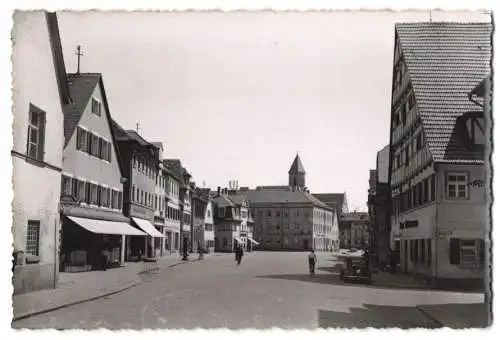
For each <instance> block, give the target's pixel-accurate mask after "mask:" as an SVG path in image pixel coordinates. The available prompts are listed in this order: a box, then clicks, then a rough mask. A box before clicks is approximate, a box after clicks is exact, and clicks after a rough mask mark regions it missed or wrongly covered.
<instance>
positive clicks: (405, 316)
mask: <svg viewBox="0 0 500 340" xmlns="http://www.w3.org/2000/svg"><path fill="white" fill-rule="evenodd" d="M363 306H364V307H365V308H351V309H350V312H349V313H343V312H334V311H330V310H319V311H318V326H319V328H330V327H331V328H337V327H341V328H367V327H373V328H388V327H391V328H392V327H397V328H402V329H409V328H418V327H422V328H432V329H435V328H441V327H443V326H442V325H441V324H439V323H437V322H436V321H434V320H432V319H431V318H429V317H427V316H426V315H425V314H424V313H422V312H420V311H419V310H418V309H417V308H415V307H399V306H378V305H363Z"/></svg>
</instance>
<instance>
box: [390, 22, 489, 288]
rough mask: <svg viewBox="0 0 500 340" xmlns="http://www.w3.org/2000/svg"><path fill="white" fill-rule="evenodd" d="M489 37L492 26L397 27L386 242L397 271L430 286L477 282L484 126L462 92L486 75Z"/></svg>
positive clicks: (482, 224)
mask: <svg viewBox="0 0 500 340" xmlns="http://www.w3.org/2000/svg"><path fill="white" fill-rule="evenodd" d="M491 32H492V25H491V24H490V23H469V24H465V23H413V24H397V25H396V34H395V46H394V72H393V98H392V119H391V129H390V131H391V135H390V140H391V143H390V144H391V150H390V166H391V170H390V185H391V190H392V193H391V195H392V201H393V206H392V217H391V224H392V227H391V241H392V244H391V246H392V249H394V250H396V249H399V254H400V265H401V269H402V270H403V271H404V272H409V273H413V274H417V275H422V276H426V277H428V278H429V279H430V280H431V281H432V282H434V283H435V284H436V285H448V284H453V285H454V286H457V285H460V284H465V285H470V284H474V283H479V284H481V283H482V281H483V277H484V252H485V247H484V240H485V216H486V195H485V190H484V185H483V184H484V180H485V169H484V148H485V143H486V135H485V125H484V123H485V121H484V112H483V110H482V108H481V107H480V106H479V105H477V103H475V102H474V101H473V100H470V98H469V93H470V91H471V90H472V89H473V88H474V87H475V86H476V85H477V84H478V83H480V82H481V80H483V79H484V78H485V77H486V76H487V75H488V74H489V73H490V72H491V67H490V62H491V53H492V52H491V49H492V48H491ZM444 42H446V43H444ZM417 56H418V57H417ZM436 69H443V70H444V69H446V70H447V72H435V70H436ZM478 102H479V103H480V104H481V102H482V100H481V99H479V100H478ZM438 103H439V104H438Z"/></svg>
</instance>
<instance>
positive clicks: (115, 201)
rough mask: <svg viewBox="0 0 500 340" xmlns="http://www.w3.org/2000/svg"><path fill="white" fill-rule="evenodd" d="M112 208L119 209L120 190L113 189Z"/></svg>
mask: <svg viewBox="0 0 500 340" xmlns="http://www.w3.org/2000/svg"><path fill="white" fill-rule="evenodd" d="M132 192H133V191H132ZM111 208H113V209H118V191H117V190H112V191H111Z"/></svg>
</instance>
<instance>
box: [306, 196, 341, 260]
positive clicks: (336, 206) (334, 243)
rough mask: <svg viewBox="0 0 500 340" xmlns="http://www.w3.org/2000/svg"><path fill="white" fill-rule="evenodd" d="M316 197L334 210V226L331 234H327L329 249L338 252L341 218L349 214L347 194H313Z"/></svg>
mask: <svg viewBox="0 0 500 340" xmlns="http://www.w3.org/2000/svg"><path fill="white" fill-rule="evenodd" d="M313 196H314V197H316V198H317V199H319V200H320V201H321V202H323V203H325V204H326V205H327V206H329V207H330V208H332V209H333V224H332V229H331V231H330V232H327V234H326V238H327V240H328V244H327V247H328V249H330V250H331V251H335V252H336V251H338V250H339V249H340V248H341V246H340V239H341V236H340V216H341V215H342V214H345V213H347V212H349V207H348V205H347V194H346V193H320V194H313Z"/></svg>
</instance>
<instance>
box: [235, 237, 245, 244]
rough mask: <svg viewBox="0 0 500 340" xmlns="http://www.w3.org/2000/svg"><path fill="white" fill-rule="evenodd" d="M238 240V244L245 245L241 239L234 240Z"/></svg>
mask: <svg viewBox="0 0 500 340" xmlns="http://www.w3.org/2000/svg"><path fill="white" fill-rule="evenodd" d="M234 239H235V240H236V242H238V243H239V244H243V241H242V240H241V239H240V238H239V237H235V238H234Z"/></svg>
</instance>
